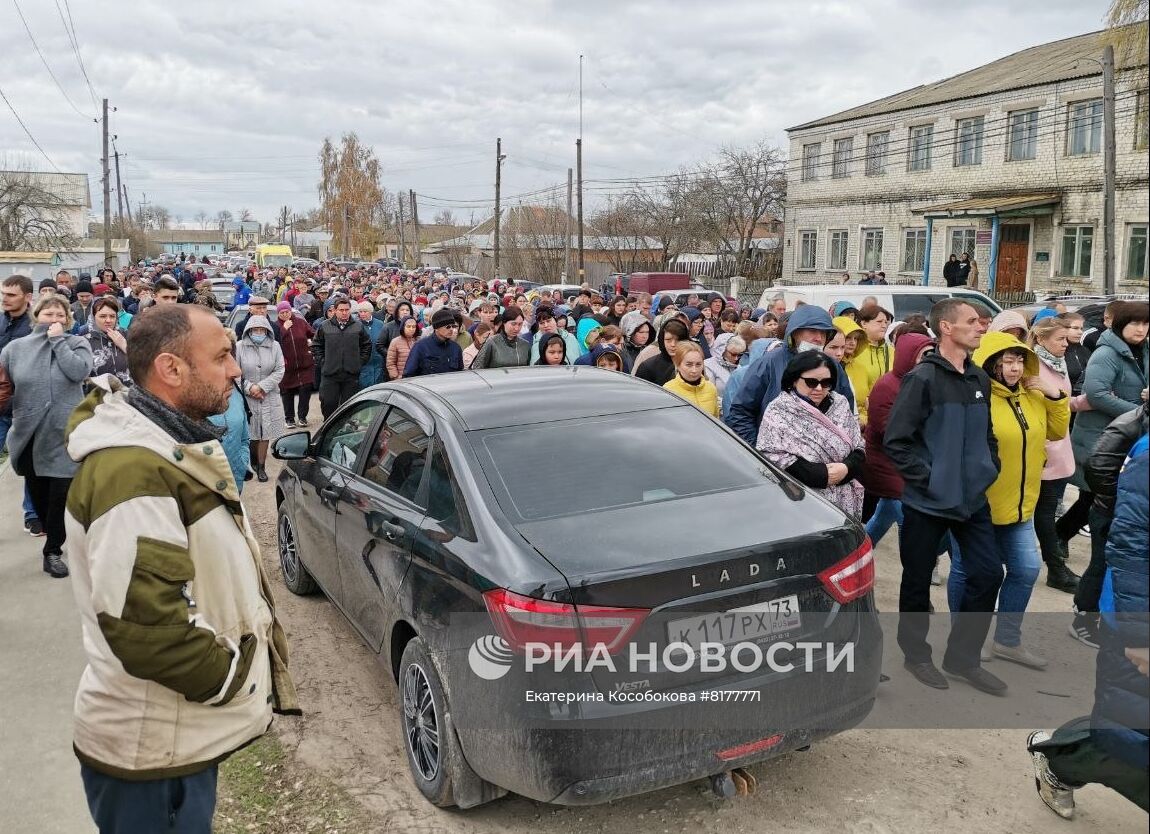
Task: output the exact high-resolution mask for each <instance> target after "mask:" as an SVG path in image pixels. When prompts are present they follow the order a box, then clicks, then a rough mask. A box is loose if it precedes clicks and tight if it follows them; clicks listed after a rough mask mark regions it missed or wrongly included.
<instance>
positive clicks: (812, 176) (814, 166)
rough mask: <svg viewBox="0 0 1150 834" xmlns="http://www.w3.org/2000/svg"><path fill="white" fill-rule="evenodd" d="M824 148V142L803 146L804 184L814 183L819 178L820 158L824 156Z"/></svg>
mask: <svg viewBox="0 0 1150 834" xmlns="http://www.w3.org/2000/svg"><path fill="white" fill-rule="evenodd" d="M822 148H823V143H822V142H810V143H808V144H805V145H803V170H802V181H803V182H814V181H815V180H817V179H818V178H819V156H821V155H822Z"/></svg>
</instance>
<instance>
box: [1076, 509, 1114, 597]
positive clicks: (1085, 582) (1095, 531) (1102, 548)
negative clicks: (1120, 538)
mask: <svg viewBox="0 0 1150 834" xmlns="http://www.w3.org/2000/svg"><path fill="white" fill-rule="evenodd" d="M1088 519H1089V521H1090V564H1089V565H1087V566H1086V571H1085V572H1084V573H1083V574H1082V578H1081V579H1079V580H1078V590H1076V591H1075V592H1074V607H1075V608H1076V609H1077V610H1078V611H1080V612H1083V613H1085V612H1087V611H1097V610H1098V601H1099V600H1100V599H1101V598H1102V582H1103V580H1104V579H1105V578H1106V539H1107V538H1109V536H1110V524H1111V522H1113V520H1114V519H1112V518H1110V517H1109V516H1106V515H1103V514H1102V513H1100V512H1098V510H1096V509H1094V508H1093V507H1091V508H1090V514H1089V516H1088Z"/></svg>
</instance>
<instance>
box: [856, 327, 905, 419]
mask: <svg viewBox="0 0 1150 834" xmlns="http://www.w3.org/2000/svg"><path fill="white" fill-rule="evenodd" d="M893 320H894V316H893V315H891V313H890V311H889V310H886V309H884V308H882V307H879V306H878V305H877V304H867V305H866V306H864V307H863V308H862V309H861V310H859V312H858V323H859V327H861V328H862V331H863V337H860V339H859V349H858V351H857V352H856V353H855V357H854V359H852V360H851V365H854V366H856V367H855V371H854V373H853V374H850V378H851V382H852V383H853V384H854V385H855V401H856V402H862V403H865V402H866V400H867V397H869V396H870V389H872V388H874V384H875V383H876V382H878V379H879V377H880V376H882V375H883V374H885V373H888V372H889V371H891V370H893V369H894V346H893V345H891V344H890V342H888V341H887V340H886V331H887V328H889V327H890V323H891V322H892V321H893ZM856 379H858V380H859V382H857V383H856V382H855V380H856ZM859 419H860V421H861V420H862V417H861V415H860V417H859Z"/></svg>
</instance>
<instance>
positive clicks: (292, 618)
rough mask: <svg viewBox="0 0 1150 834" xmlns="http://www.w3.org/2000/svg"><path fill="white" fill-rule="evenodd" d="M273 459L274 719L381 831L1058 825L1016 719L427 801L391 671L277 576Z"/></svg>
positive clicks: (268, 543) (1129, 818)
mask: <svg viewBox="0 0 1150 834" xmlns="http://www.w3.org/2000/svg"><path fill="white" fill-rule="evenodd" d="M273 463H274V462H273ZM268 469H269V473H268V474H269V475H271V476H272V481H271V482H269V483H268V484H258V483H255V482H253V483H251V484H250V485H249V487H248V489H247V490H246V491H245V495H244V503H245V504H246V505H247V506H248V508H249V511H250V513H251V515H252V522H253V525H254V527H255V529H256V533H257V535H258V537H259V539H260V542H261V544H262V545H263V547H264V559H265V563H266V565H267V567H268V570H269V571H270V573H271V575H272V576H273V584H274V586H275V588H276V591H277V603H278V605H279V610H280V612H281V615H282V617H283V620H284V624H285V626H286V628H287V630H288V635H289V638H290V640H291V648H292V657H291V661H292V662H291V665H292V670H293V672H294V674H295V678H296V681H297V682H298V684H299V689H300V698H301V701H302V703H303V707H304V710H305V716H304V717H303V718H302V719H294V720H293V719H286V720H285V719H280V720H277V723H276V726H277V728H278V731H279V733H280V735H281V737H282V739H283V741H284V744H285V745H286V746H287V747H288V748H289V749H290V750H293V751H294V754H295V755H296V756H297V757H298V759H299V760H300V761H301V762H302V763H303V764H304V765H306V766H308V767H310V768H313V769H315V770H317V771H319V772H321V773H323V774H324V775H326V776H328V777H330V778H332V779H333V780H335V781H336V782H337V783H339V784H341V785H342V786H344V787H345V788H346V789H347V790H348V791H349V793H351V794H352V795H354V796H355V797H357V798H358V799H359V801H360V802H362V803H363V805H364V807H365V808H366V809H368V811H369V812H371V813H372V814H374V815H375V816H376V817H377V818H378V820H379V826H378V829H376V830H378V831H396V832H404V834H415V832H426V834H464V833H466V834H471V833H472V832H474V833H475V834H497V832H498V833H499V834H502V832H532V834H538V832H540V831H548V832H551V831H558V832H600V831H602V832H617V831H626V832H628V834H664V833H665V832H672V831H692V832H722V833H723V834H735V833H736V832H761V831H764V830H768V829H779V828H783V829H785V830H786V831H788V832H790V834H802V832H821V831H847V832H857V834H882V832H896V831H897V832H903V831H905V832H918V831H924V830H934V831H941V832H979V834H981V833H982V832H993V831H1003V832H1011V834H1026V833H1027V832H1034V834H1046V832H1048V831H1050V830H1051V828H1052V827H1053V826H1058V825H1061V824H1062V823H1061V822H1060V821H1059V820H1057V819H1056V818H1055V817H1054V815H1053V814H1052V813H1051V812H1050V811H1049V810H1047V809H1046V807H1045V806H1044V805H1042V803H1041V802H1040V801H1039V800H1038V798H1037V795H1036V794H1035V792H1034V783H1033V780H1032V778H1031V772H1030V761H1029V756H1028V755H1027V754H1026V751H1025V749H1024V741H1025V737H1026V735H1025V733H1024V732H1021V731H1016V730H1010V731H954V730H952V731H930V732H928V731H923V730H897V731H896V730H882V731H879V730H865V731H863V730H856V731H851V732H847V733H844V734H842V735H840V736H838V737H836V738H835V739H834V740H832V741H830V742H826V743H823V744H821V745H815V746H814V747H813V748H812V749H811V750H810V751H809V752H806V753H793V754H791V755H789V756H786V757H784V758H781V759H776V760H774V761H772V762H769V763H766V764H763V765H759V766H757V767H755V768H753V771H754V772H755V774H756V775H757V777H758V780H759V791H758V793H756V794H755V795H754V796H751V797H747V798H744V799H738V800H732V801H720V800H716V799H714V798H712V795H711V793H710V790H709V788H708V787H707V786H705V785H704V784H703V783H692V784H687V785H681V786H678V787H675V788H668V789H666V790H662V791H658V792H655V793H651V794H646V795H643V796H638V797H633V798H630V799H626V800H622V801H619V802H614V803H611V804H609V805H601V806H595V807H589V808H557V807H554V806H548V805H544V804H541V803H537V802H534V801H530V800H526V799H522V798H519V797H514V796H508V797H506V798H504V799H501V800H499V801H496V802H494V803H491V804H489V805H486V806H483V807H481V808H476V809H473V810H471V811H467V812H459V811H441V810H439V809H436V808H434V807H432V806H431V805H429V804H428V803H427V802H426V801H425V800H424V799H423V797H422V795H420V794H419V792H418V791H417V790H416V789H415V787H414V785H413V784H412V782H411V780H410V778H409V776H408V771H407V764H406V760H405V758H404V753H403V747H402V743H403V742H402V738H401V735H400V732H399V720H398V712H397V708H396V690H395V685H394V683H393V682H392V681H391V679H390V677H389V675H388V674H387V673H386V672H385V671H384V669H383V667H382V666H381V665H379V664H378V663H377V662H376V659H375V657H374V656H373V655H372V654H371V653H370V652H369V651H368V650H367V649H366V648H364V646H363V645H362V644H361V643H360V641H359V638H358V636H357V635H356V634H355V632H354V631H353V629H352V628H351V626H350V625H348V624H347V622H346V620H345V619H344V618H343V616H342V615H341V614H340V613H339V612H338V611H336V609H335V608H334V607H333V606H331V605H330V604H329V603H328V602H326V601H325V600H324V599H323V598H322V597H310V598H300V597H295V596H292V595H291V594H290V593H288V591H287V590H286V589H285V588H284V587H283V584H282V581H281V579H280V573H279V565H278V561H277V557H276V550H275V508H274V499H273V496H274V480H275V474H276V473H277V472H278V464H276V465H273V466H269V467H268ZM892 538H893V537H892ZM1086 543H1087V540H1086V539H1085V538H1083V537H1079V540H1078V541H1077V542H1075V543H1074V545H1073V564H1074V566H1075V568H1076V569H1077V570H1081V569H1082V568H1084V567H1085V562H1086V561H1087V555H1086V548H1087V544H1086ZM892 544H893V542H890V543H888V542H887V541H884V542H883V545H881V546H880V549H879V569H878V574H879V583H878V591H877V593H878V601H879V606H880V608H881V609H883V610H886V611H892V610H895V609H897V604H896V595H897V577H898V575H899V567H898V557H897V552H895V551H894V549H893V547H892ZM934 593H935V597H934V604H935V606H936V608H938V609H939V610H945V607H946V602H945V597H944V594H943V589H942V588H936V589H934ZM1069 601H1070V598H1069V597H1068V596H1067V595H1065V594H1061V593H1057V592H1055V591H1051V590H1050V589H1048V588H1046V587H1045V585H1042V584H1041V583H1040V585H1039V586H1038V587H1037V588H1036V589H1035V597H1034V601H1033V603H1032V606H1031V607H1032V609H1034V610H1045V611H1065V610H1067V607H1068V606H1069ZM1066 640H1067V642H1070V640H1069V638H1066ZM999 663H1000V664H1001V661H1000V662H999ZM888 671H889V672H890V673H891V674H904V673H903V670H901V669H898V670H893V671H892V670H888ZM880 697H881V690H880ZM1070 717H1072V716H1067V718H1070ZM1077 798H1078V808H1079V810H1078V816H1077V818H1076V820H1075V822H1074V824H1073V825H1074V830H1075V832H1107V834H1114V833H1115V832H1122V831H1135V830H1137V831H1144V830H1145V826H1146V815H1145V814H1144V813H1143V812H1142V811H1140V810H1139V809H1138V808H1137V807H1135V806H1134V805H1132V804H1130V803H1128V802H1127V801H1126V800H1124V799H1122V798H1121V797H1119V796H1117V795H1116V794H1114V793H1112V792H1110V791H1108V790H1106V789H1103V788H1097V787H1088V788H1085V789H1083V790H1081V791H1079V792H1078V797H1077ZM1067 830H1069V827H1068V829H1067Z"/></svg>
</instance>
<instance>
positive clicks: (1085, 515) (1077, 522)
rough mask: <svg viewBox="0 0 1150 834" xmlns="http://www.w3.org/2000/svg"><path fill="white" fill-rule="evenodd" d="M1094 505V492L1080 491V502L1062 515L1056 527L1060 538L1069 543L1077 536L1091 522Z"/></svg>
mask: <svg viewBox="0 0 1150 834" xmlns="http://www.w3.org/2000/svg"><path fill="white" fill-rule="evenodd" d="M1093 503H1094V493H1093V492H1086V491H1085V490H1079V491H1078V500H1077V501H1075V502H1074V503H1073V504H1071V505H1070V509H1068V510H1067V511H1066V512H1064V513H1063V514H1062V517H1061V518H1060V519H1058V523H1057V524H1056V525H1055V526H1056V527H1057V528H1058V538H1060V539H1062V541H1064V542H1068V541H1070V540H1071V539H1072V538H1074V537H1075V536H1077V535H1078V531H1079V530H1081V529H1082V527H1083V525H1085V524H1086V523H1087V522H1088V521H1089V520H1090V505H1091V504H1093Z"/></svg>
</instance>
